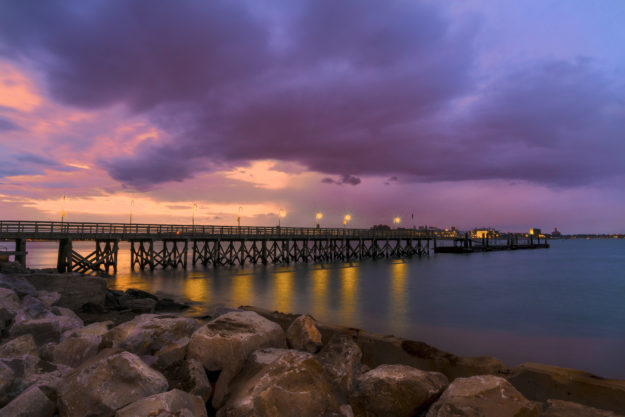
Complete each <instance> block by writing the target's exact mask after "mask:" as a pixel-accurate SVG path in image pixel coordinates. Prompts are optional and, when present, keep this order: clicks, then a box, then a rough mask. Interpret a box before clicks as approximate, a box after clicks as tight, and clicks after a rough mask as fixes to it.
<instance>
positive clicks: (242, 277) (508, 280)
mask: <svg viewBox="0 0 625 417" xmlns="http://www.w3.org/2000/svg"><path fill="white" fill-rule="evenodd" d="M551 244H552V246H551V249H539V250H521V251H509V252H491V253H475V254H471V255H454V254H439V255H433V256H431V257H429V258H427V257H423V258H414V259H410V260H377V261H370V260H369V261H363V262H353V263H330V264H325V265H319V264H315V265H306V264H295V265H290V266H273V265H271V266H266V267H263V266H245V267H244V268H223V267H222V268H216V269H214V268H212V267H209V268H204V267H201V266H200V267H196V268H192V269H189V270H188V271H187V272H184V271H182V270H178V271H171V270H170V271H162V270H157V271H154V272H143V273H141V272H134V273H132V272H130V267H129V265H130V250H129V248H128V245H125V244H123V243H122V244H121V247H120V252H119V273H118V274H117V276H115V277H112V278H110V279H109V284H110V286H111V287H112V288H116V289H125V288H129V287H134V288H140V289H144V290H146V291H150V292H154V293H162V294H167V295H169V296H172V297H174V298H177V299H186V300H188V301H191V302H193V304H194V308H193V311H192V314H199V313H202V312H206V311H209V310H210V309H211V308H212V307H214V306H215V305H221V304H223V305H228V306H238V305H244V304H247V305H256V306H260V307H265V308H268V309H272V310H280V311H285V312H298V313H304V312H307V313H310V314H312V315H313V316H314V317H315V318H316V319H317V320H320V321H324V322H331V323H336V324H343V325H347V326H354V327H360V328H363V329H366V330H369V331H373V332H380V333H387V334H388V333H390V334H395V335H398V336H402V337H407V338H410V339H415V340H421V341H424V342H426V343H429V344H431V345H433V346H436V347H438V348H440V349H444V350H447V351H450V352H453V353H456V354H459V355H463V356H480V355H492V356H496V357H498V358H500V359H501V360H503V361H504V362H505V363H506V365H508V366H514V365H516V364H519V363H522V362H527V361H533V362H542V363H549V364H554V365H559V366H565V367H570V368H576V369H582V370H585V371H589V372H593V373H595V374H598V375H601V376H604V377H611V378H620V379H625V354H624V353H623V352H625V302H624V299H625V240H566V241H563V240H561V241H552V242H551ZM0 246H2V244H0ZM74 246H75V249H76V248H78V250H79V251H80V252H81V253H83V254H86V253H88V252H90V251H91V250H93V243H92V242H75V243H74ZM27 250H28V251H29V255H28V257H27V260H28V265H29V266H30V267H34V268H42V267H51V266H54V265H55V262H56V256H57V252H56V251H57V245H56V243H54V242H29V243H28V246H27Z"/></svg>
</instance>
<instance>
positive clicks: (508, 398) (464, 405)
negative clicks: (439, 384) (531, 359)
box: [427, 375, 539, 417]
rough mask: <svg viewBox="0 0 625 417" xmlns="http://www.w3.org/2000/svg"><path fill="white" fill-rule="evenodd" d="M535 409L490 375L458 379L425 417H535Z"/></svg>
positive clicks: (515, 391) (520, 395) (508, 386)
mask: <svg viewBox="0 0 625 417" xmlns="http://www.w3.org/2000/svg"><path fill="white" fill-rule="evenodd" d="M538 412H539V410H538V406H537V405H536V404H534V403H532V402H531V401H529V400H527V399H526V398H525V397H524V396H523V395H522V394H521V393H520V392H519V391H517V390H516V389H515V388H514V387H513V386H512V385H511V384H510V383H509V382H508V381H506V380H505V379H503V378H500V377H496V376H493V375H483V376H472V377H469V378H457V379H456V380H454V381H453V382H452V383H451V385H449V387H448V388H447V390H446V391H445V392H444V393H443V395H441V397H440V398H439V399H438V401H436V402H435V403H434V404H433V405H432V406H431V407H430V409H429V411H428V413H427V417H452V416H453V417H464V416H466V417H478V416H497V417H538V415H539V414H538Z"/></svg>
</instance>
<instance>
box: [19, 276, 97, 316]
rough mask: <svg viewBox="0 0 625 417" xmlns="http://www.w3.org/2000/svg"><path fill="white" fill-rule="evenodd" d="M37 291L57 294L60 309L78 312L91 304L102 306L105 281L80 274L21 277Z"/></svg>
mask: <svg viewBox="0 0 625 417" xmlns="http://www.w3.org/2000/svg"><path fill="white" fill-rule="evenodd" d="M23 277H24V278H25V279H26V280H27V281H28V282H30V283H31V284H32V285H33V286H34V287H36V288H37V289H38V290H45V291H48V292H57V293H59V294H61V298H60V299H59V300H58V301H57V302H56V304H57V305H59V306H61V307H67V308H71V309H72V310H79V309H80V308H81V307H82V306H83V305H85V304H87V303H91V304H94V305H100V306H104V302H105V297H106V296H105V294H106V280H105V279H104V278H100V277H89V276H85V275H81V274H45V273H34V274H28V275H24V276H23Z"/></svg>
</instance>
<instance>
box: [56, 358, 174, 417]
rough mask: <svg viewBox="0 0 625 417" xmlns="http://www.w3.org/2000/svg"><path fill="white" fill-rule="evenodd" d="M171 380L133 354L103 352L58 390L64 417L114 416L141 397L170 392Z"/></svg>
mask: <svg viewBox="0 0 625 417" xmlns="http://www.w3.org/2000/svg"><path fill="white" fill-rule="evenodd" d="M167 386H168V385H167V380H166V379H165V377H164V376H163V375H162V374H161V373H160V372H157V371H155V370H153V369H151V368H150V367H148V366H147V365H146V364H145V363H143V361H141V359H139V358H138V357H137V356H136V355H133V354H132V353H129V352H121V353H114V354H111V353H110V352H108V351H104V352H101V354H99V355H98V356H96V357H95V358H92V359H91V360H88V361H87V362H85V363H84V364H83V365H81V366H80V367H79V368H78V369H76V370H75V371H74V372H72V373H71V374H70V375H69V376H67V377H66V378H65V379H64V380H63V382H62V383H61V385H60V387H59V391H58V396H59V397H58V408H59V415H60V416H61V417H73V416H84V415H85V413H86V412H87V410H88V411H89V415H93V416H112V415H113V414H114V413H115V411H116V410H118V409H119V408H121V407H124V406H126V405H128V404H130V403H133V402H135V401H137V400H140V399H141V398H144V397H148V396H150V395H154V394H158V393H161V392H164V391H166V390H167Z"/></svg>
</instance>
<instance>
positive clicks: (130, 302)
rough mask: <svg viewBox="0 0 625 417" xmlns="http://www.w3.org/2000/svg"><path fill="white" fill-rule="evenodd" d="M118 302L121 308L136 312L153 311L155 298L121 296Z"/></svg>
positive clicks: (148, 312)
mask: <svg viewBox="0 0 625 417" xmlns="http://www.w3.org/2000/svg"><path fill="white" fill-rule="evenodd" d="M119 304H120V305H121V306H122V308H127V309H129V310H132V312H133V313H137V314H146V313H147V314H150V313H154V310H155V309H156V300H154V299H152V298H129V297H126V296H122V297H120V298H119Z"/></svg>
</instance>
